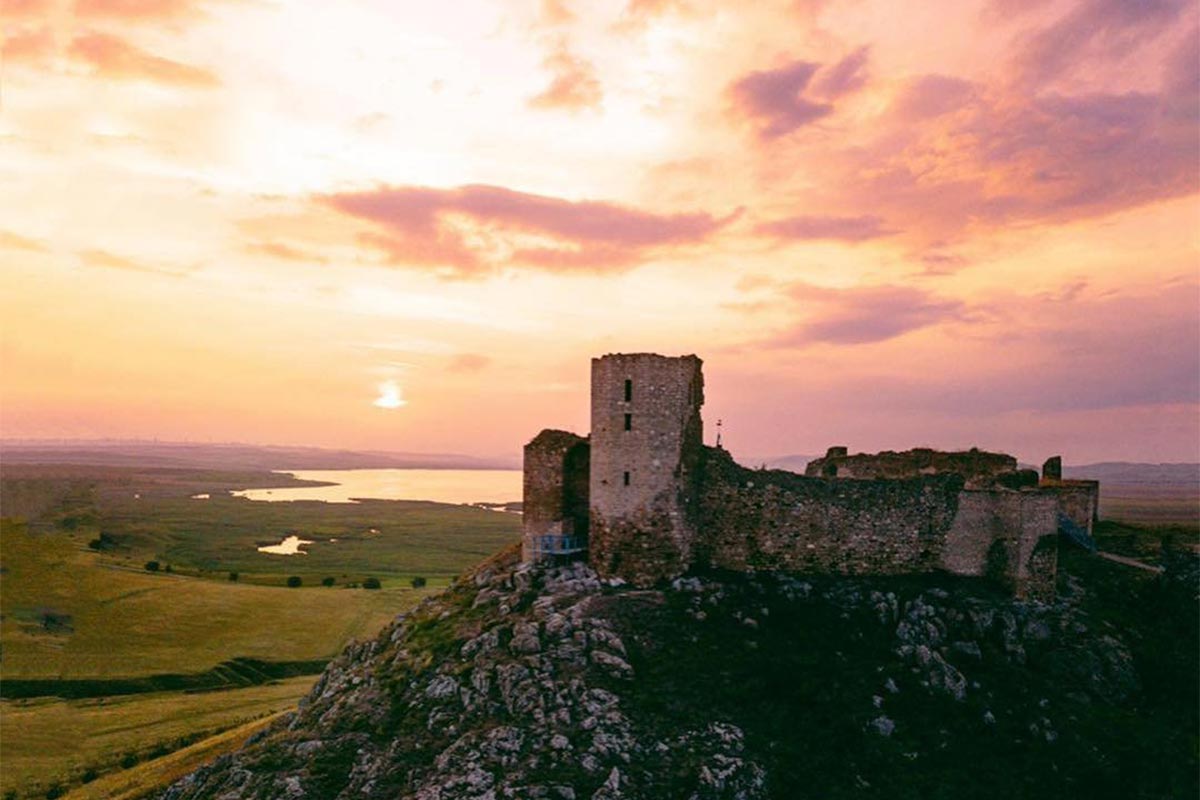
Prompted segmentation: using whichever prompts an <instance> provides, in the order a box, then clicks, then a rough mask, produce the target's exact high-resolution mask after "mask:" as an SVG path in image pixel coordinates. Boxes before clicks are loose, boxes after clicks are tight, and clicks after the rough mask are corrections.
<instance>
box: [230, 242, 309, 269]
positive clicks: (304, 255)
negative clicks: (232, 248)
mask: <svg viewBox="0 0 1200 800" xmlns="http://www.w3.org/2000/svg"><path fill="white" fill-rule="evenodd" d="M246 251H247V252H250V253H258V254H261V255H265V256H271V257H272V258H278V259H282V260H284V261H304V262H308V263H310V264H311V263H317V264H324V263H325V262H326V260H327V259H326V258H325V257H324V256H321V255H317V254H315V253H310V252H308V251H306V250H301V249H300V248H298V247H293V246H292V245H290V244H285V243H283V242H251V243H250V244H247V245H246Z"/></svg>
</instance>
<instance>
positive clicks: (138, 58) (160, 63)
mask: <svg viewBox="0 0 1200 800" xmlns="http://www.w3.org/2000/svg"><path fill="white" fill-rule="evenodd" d="M68 52H69V54H70V55H71V57H72V58H74V59H76V60H77V61H80V62H82V63H85V64H87V65H89V66H90V67H91V68H92V69H93V70H94V72H95V74H96V75H98V76H99V77H101V78H108V79H114V80H148V81H154V82H157V83H164V84H170V85H174V86H183V87H191V88H209V87H213V86H217V85H218V84H219V83H220V81H219V80H218V79H217V76H216V75H214V74H213V73H211V72H209V71H208V70H205V69H201V68H200V67H194V66H191V65H190V64H182V63H180V62H178V61H171V60H170V59H166V58H162V57H160V56H156V55H154V54H152V53H148V52H146V51H145V50H141V49H139V48H137V47H135V46H134V45H132V44H130V43H129V42H127V41H125V40H124V39H121V38H118V37H116V36H110V35H108V34H104V33H95V32H92V33H85V34H84V35H82V36H78V37H76V38H75V40H74V41H73V42H71V46H70V49H69V51H68Z"/></svg>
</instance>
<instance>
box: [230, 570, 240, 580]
mask: <svg viewBox="0 0 1200 800" xmlns="http://www.w3.org/2000/svg"><path fill="white" fill-rule="evenodd" d="M237 579H238V574H237V573H236V572H231V573H229V580H231V581H236V580H237Z"/></svg>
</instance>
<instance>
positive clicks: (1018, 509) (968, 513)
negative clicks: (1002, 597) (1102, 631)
mask: <svg viewBox="0 0 1200 800" xmlns="http://www.w3.org/2000/svg"><path fill="white" fill-rule="evenodd" d="M1057 536H1058V498H1057V497H1056V496H1055V495H1054V494H1053V493H1049V492H1044V491H1040V490H1032V491H1011V490H1006V489H978V490H973V489H968V490H965V491H963V492H962V494H961V496H960V497H959V505H958V513H957V514H956V515H955V518H954V523H953V525H952V526H951V527H950V530H949V531H948V532H947V534H946V545H945V549H944V551H943V561H942V568H943V569H945V570H946V571H948V572H953V573H955V574H958V575H978V576H988V577H991V578H993V579H995V580H998V581H1001V582H1003V583H1004V584H1006V585H1007V586H1009V587H1010V588H1011V589H1012V590H1013V592H1014V593H1015V594H1016V595H1017V596H1019V597H1031V598H1035V599H1040V600H1046V599H1053V596H1054V581H1055V576H1056V574H1057V570H1058V547H1057Z"/></svg>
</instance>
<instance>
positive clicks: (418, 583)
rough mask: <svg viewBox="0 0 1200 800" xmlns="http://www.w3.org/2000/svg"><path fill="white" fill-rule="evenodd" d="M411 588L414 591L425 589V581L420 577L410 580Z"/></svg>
mask: <svg viewBox="0 0 1200 800" xmlns="http://www.w3.org/2000/svg"><path fill="white" fill-rule="evenodd" d="M412 587H413V588H414V589H422V588H424V587H425V579H424V578H422V577H421V576H420V575H418V576H417V577H415V578H413V579H412Z"/></svg>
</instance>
